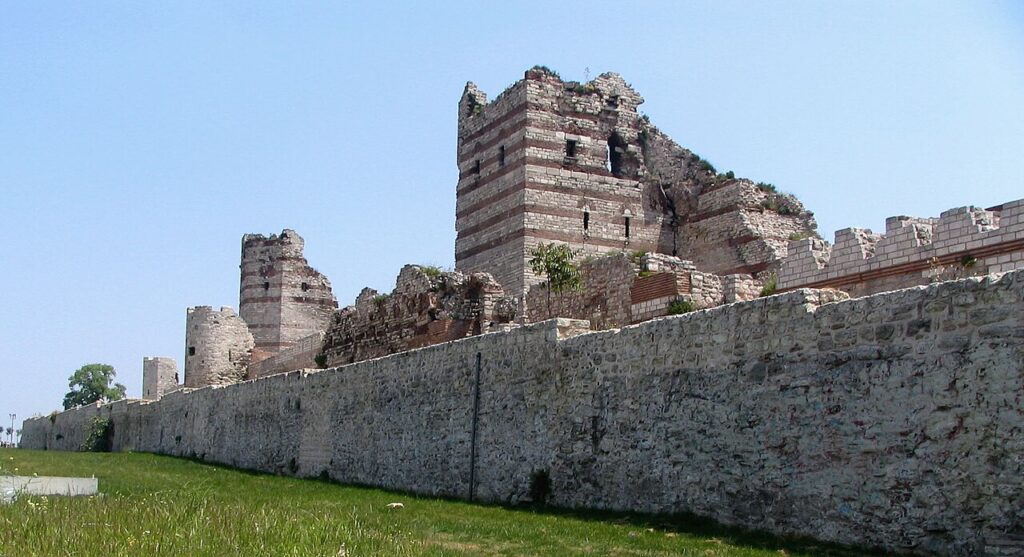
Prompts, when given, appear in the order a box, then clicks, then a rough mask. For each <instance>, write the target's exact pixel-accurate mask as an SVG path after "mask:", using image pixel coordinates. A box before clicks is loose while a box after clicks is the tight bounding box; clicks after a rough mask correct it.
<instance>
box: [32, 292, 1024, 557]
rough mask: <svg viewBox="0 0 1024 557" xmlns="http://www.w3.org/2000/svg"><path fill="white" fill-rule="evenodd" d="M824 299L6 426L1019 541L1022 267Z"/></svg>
mask: <svg viewBox="0 0 1024 557" xmlns="http://www.w3.org/2000/svg"><path fill="white" fill-rule="evenodd" d="M844 297H845V294H842V293H841V292H837V291H813V290H799V291H795V292H792V293H787V294H782V295H778V296H772V297H768V298H762V299H758V300H755V301H752V302H747V303H738V304H731V305H727V306H721V307H718V308H713V309H710V310H705V311H701V312H696V313H691V314H687V315H683V316H678V317H672V318H665V319H658V320H654V321H649V322H646V323H643V324H641V325H637V326H632V327H627V328H623V329H620V330H614V331H605V332H597V333H590V334H583V335H579V336H575V337H573V338H568V339H565V338H562V339H560V338H559V329H562V331H563V332H568V333H570V334H571V333H573V332H579V329H580V326H579V325H576V324H575V323H573V322H568V321H563V322H554V321H549V322H544V323H539V324H535V325H529V326H525V327H522V328H519V329H515V330H513V331H511V332H508V333H499V334H492V335H482V336H477V337H472V338H468V339H464V340H461V341H457V342H451V343H445V344H442V345H438V346H432V347H429V348H425V349H420V350H413V351H410V352H404V353H401V354H395V355H393V356H389V357H386V358H381V359H377V360H372V361H366V362H360V363H357V364H353V365H349V366H345V367H342V368H339V369H332V370H325V371H322V372H318V373H311V374H307V373H301V372H297V373H289V374H283V375H275V376H272V377H268V378H265V379H260V380H256V381H251V382H246V383H241V384H238V385H232V386H229V387H211V388H204V389H199V390H195V391H191V392H181V391H179V392H175V393H171V394H169V395H167V396H164V397H163V398H162V399H161V400H159V401H157V402H151V403H143V404H140V403H137V402H121V403H114V404H110V405H107V406H102V407H99V408H95V407H87V408H84V409H79V410H73V411H68V412H64V413H61V414H57V415H54V416H52V417H49V418H47V417H43V418H36V419H30V420H27V421H26V422H25V424H24V431H23V436H22V445H23V446H25V447H29V448H50V449H61V450H74V449H77V448H78V446H79V445H80V444H81V438H82V436H83V431H84V423H85V421H86V419H87V418H88V416H91V415H94V414H96V413H100V414H102V415H105V416H109V417H111V418H112V419H113V423H114V438H113V442H114V445H115V448H116V449H134V450H140V451H153V452H160V453H166V454H173V455H183V456H195V457H197V458H202V459H206V460H208V461H213V462H220V463H225V464H230V465H234V466H240V467H244V468H251V469H257V470H264V471H269V472H279V473H285V474H296V475H301V476H318V475H320V474H323V473H326V474H327V475H328V476H330V477H331V478H333V479H335V480H338V481H342V482H352V483H361V484H369V485H378V486H385V487H388V488H391V489H400V490H409V491H414V492H419V493H425V494H432V495H446V496H454V497H466V496H468V494H469V493H470V489H471V486H470V485H469V483H468V482H469V478H470V476H471V472H470V469H471V467H472V468H474V469H475V474H474V476H475V478H476V482H477V483H476V484H475V485H474V486H472V489H473V491H474V492H475V495H476V497H477V498H478V499H480V500H484V501H496V502H497V501H501V502H509V501H510V502H516V501H521V500H523V499H524V498H525V497H526V494H527V493H528V486H529V478H530V475H531V473H532V472H534V471H537V470H546V471H548V473H549V474H550V477H551V481H552V493H551V502H552V503H554V504H556V505H562V506H569V507H591V508H614V509H632V510H637V511H651V512H675V511H690V512H695V513H698V514H702V515H707V516H711V517H713V518H715V519H717V520H721V521H724V522H728V523H736V524H742V525H746V526H754V527H758V528H766V529H769V530H771V531H774V532H777V533H797V534H806V535H811V536H815V537H818V538H821V539H825V540H834V541H839V542H846V543H855V544H863V545H880V546H884V547H886V548H889V549H894V550H902V549H911V550H916V551H920V552H939V553H944V554H951V555H986V554H988V555H993V554H998V552H1000V551H1001V552H1003V553H1002V554H1007V555H1009V554H1019V552H1020V551H1022V550H1024V545H1022V544H1021V542H1020V540H1021V539H1022V535H1024V515H1022V513H1021V512H1020V509H1021V501H1022V500H1024V463H1022V461H1021V459H1020V458H1019V455H1020V454H1021V451H1022V450H1024V427H1022V426H1024V411H1022V409H1021V408H1022V407H1021V403H1020V396H1021V395H1020V393H1021V392H1024V371H1022V370H1024V272H1013V273H1008V274H1005V275H1002V276H995V277H988V278H984V279H966V280H962V281H957V282H945V283H939V284H936V285H932V286H929V287H919V288H913V289H908V290H901V291H897V292H890V293H884V294H878V295H874V296H869V297H865V298H858V299H846V300H844V299H843V298H844ZM563 336H564V335H563ZM477 366H479V368H478V367H477ZM478 369H479V373H478V372H477V370H478ZM477 378H479V379H477ZM477 381H478V382H477ZM475 391H478V392H479V411H478V413H477V414H475V415H474V413H473V408H474V404H473V400H474V392H475ZM474 421H475V422H476V426H477V427H476V431H477V436H476V438H475V440H474V439H473V438H472V436H471V432H472V431H474ZM474 442H475V444H476V447H477V452H476V454H477V457H476V460H475V461H473V460H471V456H470V455H471V447H472V446H473V444H474ZM1015 552H1016V553H1015Z"/></svg>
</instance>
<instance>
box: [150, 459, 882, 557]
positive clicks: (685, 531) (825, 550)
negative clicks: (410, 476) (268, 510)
mask: <svg viewBox="0 0 1024 557" xmlns="http://www.w3.org/2000/svg"><path fill="white" fill-rule="evenodd" d="M161 456H163V455H161ZM172 458H181V459H184V460H189V461H192V462H195V463H197V464H203V465H206V466H213V467H217V468H224V469H227V470H232V471H235V472H239V473H242V474H246V475H252V476H267V475H271V476H280V477H291V478H294V479H300V480H304V481H309V482H317V483H323V484H325V485H331V486H338V487H349V488H357V489H367V490H372V491H377V492H379V493H382V494H387V495H392V496H394V497H406V498H412V499H416V500H420V501H444V502H449V503H457V504H462V505H475V506H480V507H487V508H494V509H502V510H506V511H509V512H515V513H526V514H532V515H542V516H554V517H564V518H572V519H576V520H581V521H587V522H603V523H608V524H621V525H629V526H634V527H636V528H639V529H647V528H653V529H656V530H659V531H662V532H672V533H676V534H681V535H690V536H695V537H703V538H715V539H718V540H721V541H722V542H725V543H728V544H730V545H733V546H736V547H743V548H747V549H758V550H766V551H778V550H783V551H785V552H786V553H802V554H806V555H814V556H824V557H855V556H865V555H892V553H891V552H887V551H885V550H883V549H881V548H866V547H857V546H850V545H842V544H836V543H830V542H824V541H821V540H818V539H815V538H812V537H809V536H795V535H783V536H780V535H777V534H773V533H771V532H769V531H767V530H758V529H752V528H745V527H742V526H733V525H726V524H723V523H721V522H718V521H716V520H714V519H712V518H709V517H705V516H700V515H697V514H693V513H687V512H680V513H671V514H654V513H639V512H627V511H610V510H597V509H579V508H564V507H554V506H550V505H529V504H525V505H512V504H503V503H482V502H478V501H474V502H470V501H467V500H466V499H461V498H457V497H446V496H435V495H423V494H419V493H414V492H406V491H398V490H394V489H388V488H384V487H380V486H376V485H370V484H360V483H342V482H338V481H335V480H332V479H331V478H330V477H328V476H327V475H326V472H325V473H322V474H321V475H319V476H308V477H303V476H295V475H292V474H287V473H285V472H283V471H282V472H281V473H278V474H272V473H268V472H260V471H255V470H247V469H244V468H237V467H234V466H230V465H225V464H219V463H214V462H209V461H204V460H202V459H199V458H195V457H172Z"/></svg>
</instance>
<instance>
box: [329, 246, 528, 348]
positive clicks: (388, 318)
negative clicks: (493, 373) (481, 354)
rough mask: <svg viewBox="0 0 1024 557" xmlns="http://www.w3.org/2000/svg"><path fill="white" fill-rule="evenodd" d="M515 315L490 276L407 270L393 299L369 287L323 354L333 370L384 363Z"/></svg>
mask: <svg viewBox="0 0 1024 557" xmlns="http://www.w3.org/2000/svg"><path fill="white" fill-rule="evenodd" d="M515 313H516V303H515V300H514V299H512V298H509V297H507V296H505V293H504V290H503V289H502V288H501V285H499V284H498V282H497V281H496V280H494V278H493V277H491V276H490V275H488V274H486V273H474V274H472V275H464V274H462V273H458V272H454V273H445V272H441V271H438V270H437V269H434V268H427V267H420V266H418V265H406V266H405V267H403V268H402V271H401V272H400V273H399V275H398V278H397V280H396V284H395V289H394V290H393V291H392V292H391V293H390V294H379V293H378V292H377V291H375V290H373V289H370V288H366V289H363V291H362V292H361V293H360V294H359V296H358V297H357V298H356V302H355V304H354V305H352V306H348V307H346V308H343V309H342V310H340V311H338V313H337V314H336V315H335V317H334V321H333V323H332V324H331V327H330V328H329V329H328V331H327V334H326V336H325V338H324V343H323V353H324V355H325V357H326V362H327V363H328V364H329V365H332V366H336V365H344V364H348V363H352V362H358V361H361V360H367V359H371V358H379V357H381V356H387V355H388V354H394V353H396V352H402V351H405V350H409V349H412V348H420V347H424V346H430V345H432V344H438V343H442V342H448V341H451V340H455V339H459V338H465V337H468V336H473V335H479V334H482V333H485V332H490V331H493V330H498V329H501V328H502V327H503V326H507V325H508V324H509V323H511V322H512V320H513V319H514V318H515Z"/></svg>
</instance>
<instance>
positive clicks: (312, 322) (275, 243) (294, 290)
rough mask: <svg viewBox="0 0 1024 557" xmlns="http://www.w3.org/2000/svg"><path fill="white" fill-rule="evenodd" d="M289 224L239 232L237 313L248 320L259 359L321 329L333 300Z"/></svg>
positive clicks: (328, 319)
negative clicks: (264, 231)
mask: <svg viewBox="0 0 1024 557" xmlns="http://www.w3.org/2000/svg"><path fill="white" fill-rule="evenodd" d="M304 246H305V242H304V241H303V239H302V237H301V236H299V234H298V233H296V232H295V231H294V230H287V229H286V230H283V231H282V232H281V234H280V235H277V234H272V235H270V236H269V237H267V236H263V235H260V234H246V235H245V236H243V237H242V263H241V281H240V283H239V302H238V314H239V315H240V316H241V317H242V319H243V320H245V322H246V323H247V324H248V325H249V330H250V331H251V332H252V335H253V339H254V340H255V342H256V357H254V358H253V359H254V360H260V359H262V358H265V357H268V356H269V355H271V354H274V353H276V352H278V351H280V350H283V349H287V348H289V347H291V346H293V345H294V344H295V343H297V342H299V341H300V340H302V339H305V338H307V337H309V336H310V335H315V334H318V333H322V332H323V331H325V330H326V329H327V325H328V324H330V322H331V317H332V315H333V314H334V311H335V309H337V307H338V302H337V301H336V300H335V298H334V294H333V293H332V292H331V283H330V281H328V280H327V277H325V276H324V275H322V274H321V273H319V272H318V271H317V270H316V269H314V268H312V267H310V266H309V263H308V262H307V261H306V258H305V257H304V256H303V254H302V250H303V248H304Z"/></svg>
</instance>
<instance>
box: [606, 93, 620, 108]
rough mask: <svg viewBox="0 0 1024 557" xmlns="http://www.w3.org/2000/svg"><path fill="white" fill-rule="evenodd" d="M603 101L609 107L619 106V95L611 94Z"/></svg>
mask: <svg viewBox="0 0 1024 557" xmlns="http://www.w3.org/2000/svg"><path fill="white" fill-rule="evenodd" d="M605 103H606V104H607V105H608V106H609V107H617V106H619V96H618V95H612V96H610V97H608V100H606V101H605Z"/></svg>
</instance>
